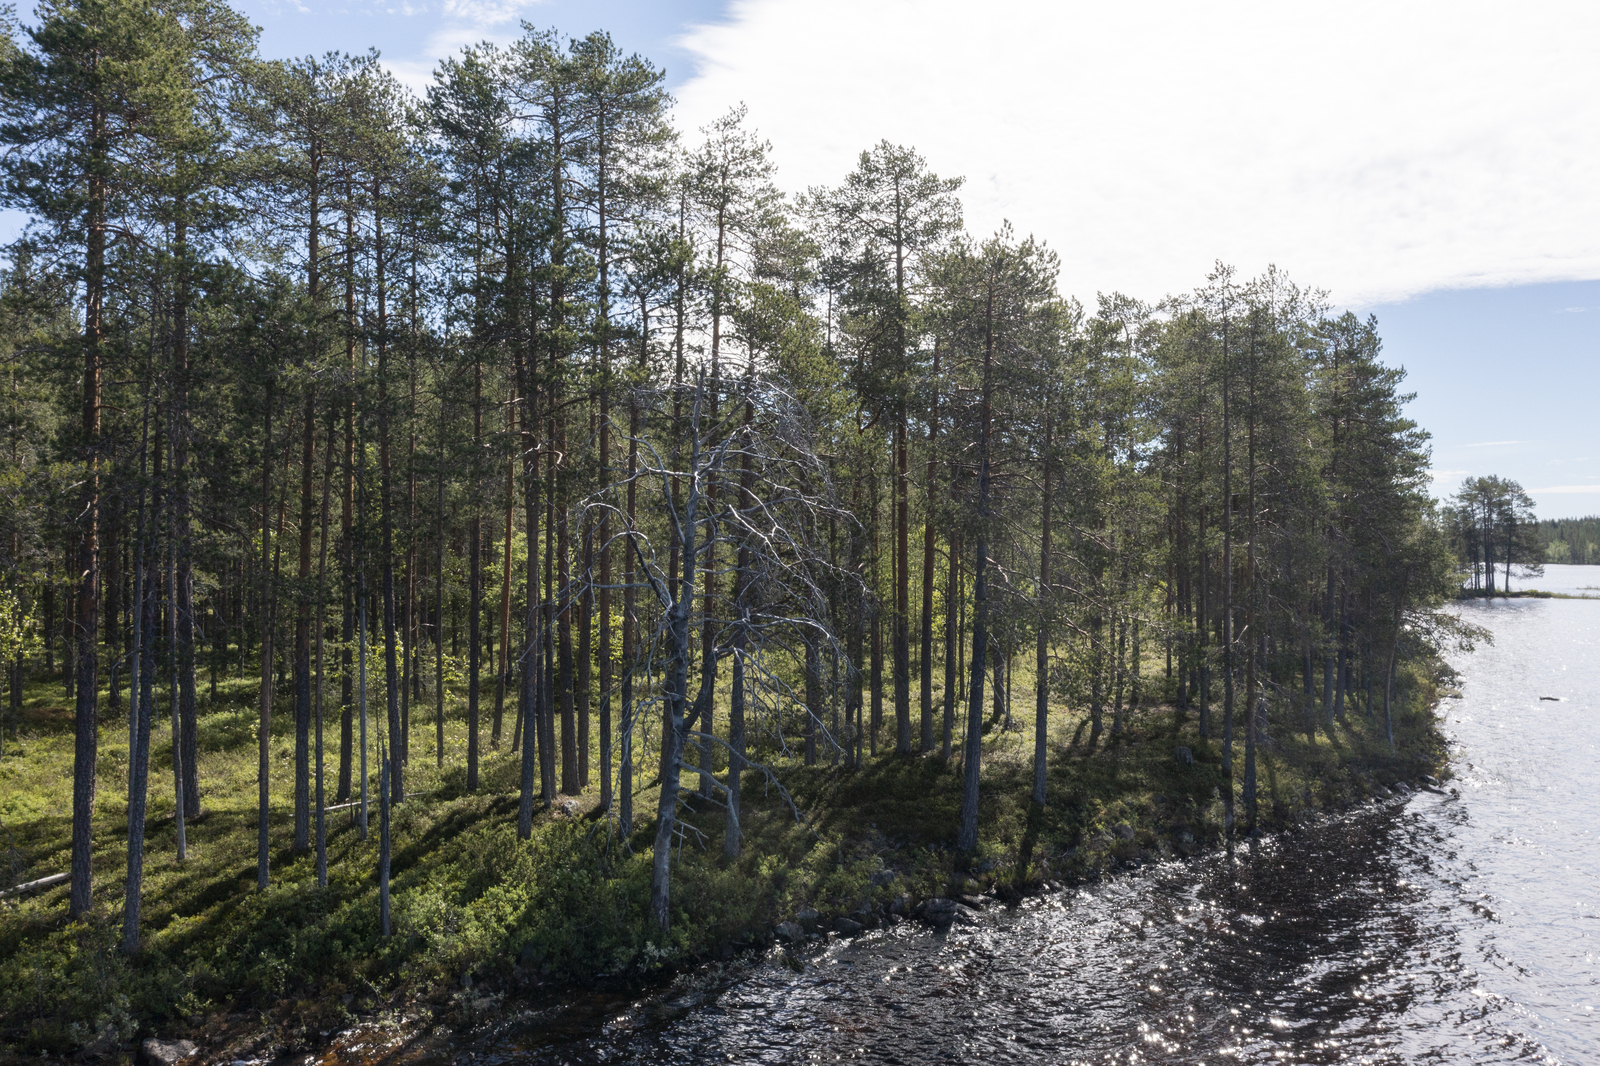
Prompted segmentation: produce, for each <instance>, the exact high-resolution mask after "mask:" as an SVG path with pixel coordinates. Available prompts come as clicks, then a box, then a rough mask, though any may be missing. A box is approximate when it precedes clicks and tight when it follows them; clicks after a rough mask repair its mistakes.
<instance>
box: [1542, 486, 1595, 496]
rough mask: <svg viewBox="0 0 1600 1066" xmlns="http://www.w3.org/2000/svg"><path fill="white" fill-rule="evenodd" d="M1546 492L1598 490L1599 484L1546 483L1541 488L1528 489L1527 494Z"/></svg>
mask: <svg viewBox="0 0 1600 1066" xmlns="http://www.w3.org/2000/svg"><path fill="white" fill-rule="evenodd" d="M1546 492H1560V493H1568V492H1600V485H1547V486H1546V487H1544V488H1542V489H1529V490H1528V495H1530V496H1532V495H1535V494H1538V493H1546Z"/></svg>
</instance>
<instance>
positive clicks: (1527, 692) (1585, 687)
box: [452, 569, 1600, 1064]
mask: <svg viewBox="0 0 1600 1066" xmlns="http://www.w3.org/2000/svg"><path fill="white" fill-rule="evenodd" d="M1594 572H1595V574H1596V576H1597V578H1600V569H1597V570H1595V571H1594ZM1592 583H1594V584H1600V581H1596V582H1592ZM1462 610H1463V611H1464V613H1465V614H1466V616H1467V617H1469V618H1470V619H1471V620H1473V621H1475V622H1478V623H1480V624H1482V625H1484V626H1486V627H1487V628H1489V629H1490V630H1491V631H1493V633H1494V634H1495V637H1496V642H1495V644H1493V645H1492V646H1481V647H1479V648H1478V650H1477V651H1475V652H1473V653H1471V654H1468V655H1462V656H1460V658H1459V662H1458V665H1459V666H1460V668H1461V671H1462V675H1463V678H1464V684H1463V687H1462V698H1461V699H1453V700H1446V701H1445V703H1444V704H1443V708H1442V710H1443V714H1444V717H1445V728H1446V731H1447V733H1448V734H1449V736H1450V738H1451V740H1452V743H1453V746H1454V755H1455V768H1456V774H1457V779H1456V780H1455V781H1454V782H1451V785H1452V786H1453V787H1454V789H1455V790H1456V793H1457V794H1456V795H1440V794H1435V793H1427V792H1424V793H1419V794H1417V795H1415V796H1413V797H1411V798H1410V799H1408V800H1406V801H1404V802H1403V803H1394V802H1391V803H1389V804H1386V805H1382V806H1377V807H1371V808H1366V809H1363V810H1359V811H1356V812H1354V813H1352V814H1349V815H1346V816H1343V817H1340V818H1337V819H1333V820H1330V821H1328V822H1325V823H1323V824H1322V825H1320V826H1317V827H1314V828H1310V829H1305V830H1301V831H1298V832H1295V833H1293V834H1287V835H1284V836H1281V837H1278V838H1276V839H1274V840H1272V841H1269V842H1266V843H1263V844H1258V845H1256V846H1255V847H1254V848H1253V849H1251V848H1247V847H1243V846H1241V847H1240V848H1238V849H1237V850H1236V851H1235V852H1234V853H1233V854H1232V855H1231V856H1229V855H1226V854H1222V855H1216V856H1211V857H1208V858H1205V859H1202V860H1198V861H1193V862H1189V863H1172V864H1168V865H1164V866H1157V867H1147V868H1146V869H1145V870H1143V871H1141V872H1140V873H1138V874H1135V875H1130V876H1126V877H1122V878H1119V879H1118V880H1116V881H1114V882H1112V883H1108V884H1104V885H1101V886H1098V887H1095V888H1093V889H1088V890H1083V891H1074V892H1069V893H1066V894H1060V895H1055V896H1050V897H1045V898H1042V899H1035V900H1030V901H1028V902H1027V903H1026V904H1025V905H1024V906H1022V907H1019V908H1017V909H1015V910H1011V911H1006V910H1003V909H1000V908H994V909H992V910H990V911H989V912H987V913H985V914H983V915H981V916H980V921H979V924H978V925H977V926H975V927H971V928H956V929H953V930H951V931H949V932H948V933H931V932H928V931H927V930H925V929H923V928H921V927H917V926H912V925H902V926H900V927H898V928H897V929H895V930H892V931H889V932H883V933H874V934H871V935H869V936H867V937H864V938H862V939H860V940H856V941H849V942H834V943H831V944H829V945H827V946H826V947H825V948H822V949H820V950H819V951H818V953H815V954H813V955H810V956H808V957H807V964H806V968H805V970H804V972H803V973H794V972H792V971H791V970H789V969H786V968H784V967H783V966H782V965H780V964H779V962H778V960H777V959H776V957H772V958H767V959H763V960H758V961H755V962H752V963H749V964H743V965H740V966H737V967H734V968H733V969H731V970H729V971H728V972H727V973H726V974H725V975H723V976H721V977H719V978H718V979H716V980H714V981H711V980H708V981H706V982H705V984H706V987H704V988H702V989H698V990H690V991H685V990H684V989H683V988H678V989H674V990H673V991H672V992H670V993H668V994H667V995H666V996H664V997H655V998H651V999H648V1000H642V1001H635V1002H629V1001H623V1000H608V999H603V998H599V997H596V998H593V999H588V1000H585V999H581V998H580V999H578V1000H575V1001H572V1002H569V1003H567V1004H564V1005H563V1006H561V1007H559V1008H555V1009H552V1010H549V1011H545V1012H541V1013H539V1014H536V1015H533V1016H530V1017H526V1018H524V1019H523V1020H521V1021H520V1022H518V1023H516V1024H515V1025H514V1026H513V1027H512V1028H511V1029H509V1030H508V1031H504V1032H503V1033H502V1034H501V1035H499V1036H497V1037H494V1038H482V1039H481V1040H480V1041H479V1042H477V1043H476V1044H475V1046H473V1047H472V1048H471V1051H472V1053H473V1054H474V1055H475V1057H476V1058H477V1059H478V1061H491V1062H494V1061H498V1062H506V1063H530V1064H533V1063H538V1064H545V1063H549V1064H554V1063H600V1062H606V1063H612V1062H632V1063H714V1062H739V1063H744V1062H771V1063H801V1062H832V1061H868V1062H884V1063H893V1062H900V1063H938V1062H963V1063H964V1062H970V1063H978V1062H984V1063H991V1062H992V1063H1012V1062H1017V1063H1035V1062H1037V1063H1047V1062H1048V1063H1077V1062H1081V1063H1144V1062H1150V1063H1179V1062H1181V1063H1206V1062H1290V1063H1332V1062H1372V1063H1413V1062H1450V1063H1455V1062H1480V1063H1500V1062H1561V1063H1600V1017H1597V1012H1596V1006H1597V1005H1600V989H1597V986H1596V981H1597V974H1600V968H1597V963H1596V946H1597V941H1596V939H1595V937H1596V933H1597V932H1600V902H1597V898H1596V880H1597V875H1600V853H1597V851H1596V848H1595V844H1596V834H1597V830H1600V804H1597V802H1596V801H1597V799H1600V774H1597V773H1596V767H1595V759H1596V741H1597V739H1600V728H1597V724H1596V716H1595V715H1596V708H1597V706H1600V663H1597V662H1596V657H1595V652H1596V646H1597V642H1600V604H1591V603H1582V602H1576V601H1563V600H1500V601H1496V602H1493V603H1489V604H1484V603H1475V604H1469V605H1465V606H1464V607H1463V608H1462ZM1540 696H1555V697H1559V700H1558V701H1557V700H1546V701H1541V700H1540V699H1539V697H1540ZM467 1051H468V1049H467V1048H457V1049H455V1053H454V1054H453V1056H452V1057H465V1055H466V1053H467Z"/></svg>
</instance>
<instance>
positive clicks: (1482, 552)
mask: <svg viewBox="0 0 1600 1066" xmlns="http://www.w3.org/2000/svg"><path fill="white" fill-rule="evenodd" d="M1451 504H1452V506H1451V507H1450V508H1449V510H1448V512H1447V523H1448V526H1449V533H1450V539H1451V541H1452V546H1453V547H1454V548H1455V550H1456V554H1457V556H1458V557H1459V558H1460V559H1461V560H1462V564H1463V568H1464V569H1465V570H1466V571H1467V574H1468V579H1467V582H1466V584H1467V587H1468V588H1470V589H1471V590H1472V593H1473V594H1474V595H1481V596H1493V595H1494V591H1495V569H1496V567H1503V568H1504V573H1505V577H1504V580H1503V581H1502V582H1501V589H1502V590H1505V591H1509V590H1510V588H1511V567H1512V566H1513V565H1514V564H1515V565H1521V566H1523V567H1525V568H1527V570H1528V572H1529V574H1530V575H1531V576H1534V577H1538V576H1541V575H1542V574H1543V573H1544V562H1545V554H1544V541H1543V540H1542V538H1541V537H1540V536H1539V521H1538V519H1537V518H1536V517H1535V516H1534V513H1533V498H1532V497H1530V496H1529V495H1528V494H1527V492H1526V491H1524V490H1523V488H1522V486H1521V485H1520V484H1518V483H1517V482H1515V481H1513V480H1511V479H1510V478H1503V477H1499V476H1497V475H1494V474H1490V475H1488V476H1487V477H1469V478H1467V479H1466V480H1464V481H1463V482H1462V483H1461V488H1460V489H1459V490H1458V491H1457V492H1456V494H1455V497H1454V498H1453V499H1452V501H1451Z"/></svg>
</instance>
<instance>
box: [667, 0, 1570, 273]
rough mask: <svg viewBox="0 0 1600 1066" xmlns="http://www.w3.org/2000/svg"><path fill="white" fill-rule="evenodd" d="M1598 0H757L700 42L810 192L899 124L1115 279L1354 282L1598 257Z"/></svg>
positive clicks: (974, 201)
mask: <svg viewBox="0 0 1600 1066" xmlns="http://www.w3.org/2000/svg"><path fill="white" fill-rule="evenodd" d="M1597 29H1600V6H1596V5H1593V4H1581V3H1576V2H1563V3H1550V2H1544V3H1539V2H1535V3H1530V4H1519V5H1513V6H1507V5H1503V4H1489V3H1485V2H1481V0H1478V2H1466V3H1463V2H1453V3H1444V2H1428V3H1403V4H1395V3H1393V2H1392V0H1391V2H1380V0H1349V2H1346V3H1343V4H1339V5H1336V6H1328V5H1304V4H1283V3H1280V2H1273V0H1223V2H1220V3H1216V4H1195V3H1190V2H1179V0H1162V2H1145V3H1138V2H1131V3H1125V4H1106V3H1089V2H1086V0H1076V2H1071V3H1064V4H1045V3H1040V2H1038V0H992V2H990V3H988V4H984V5H973V4H971V3H970V2H957V0H805V2H800V0H735V2H734V4H733V5H732V8H731V11H730V15H729V21H728V22H726V23H722V24H718V25H713V26H706V27H699V28H697V29H695V30H694V31H692V32H691V33H690V34H689V35H688V36H687V37H686V38H685V39H684V41H683V44H684V45H685V47H687V48H688V49H689V50H690V51H691V53H692V54H694V55H695V56H697V59H698V72H697V74H696V76H695V77H694V78H692V79H691V80H690V81H689V82H688V83H687V84H686V85H685V87H684V88H683V89H682V90H681V91H680V93H679V98H680V100H681V106H680V108H679V115H680V120H681V121H682V124H683V126H684V127H685V128H686V129H689V130H693V129H694V128H696V127H697V126H699V125H701V124H703V123H705V122H706V121H708V120H709V119H711V118H713V117H715V116H716V115H717V114H719V113H721V112H722V111H724V110H726V109H727V107H728V106H730V105H731V104H733V103H735V102H737V101H740V100H743V101H745V102H747V103H748V104H749V105H750V114H751V119H752V121H753V123H754V124H756V125H757V126H758V127H759V128H760V129H761V131H762V132H763V133H764V134H765V135H767V136H769V137H771V138H772V140H773V142H774V144H775V146H776V149H777V157H778V162H779V164H780V166H781V167H782V170H781V172H780V176H781V178H782V180H783V181H784V183H785V184H786V185H787V186H788V187H790V188H792V189H800V188H804V187H805V186H807V185H811V184H818V183H833V182H837V181H838V180H839V179H840V178H841V177H842V175H843V174H844V173H845V172H846V171H847V170H848V169H849V168H850V166H851V165H852V163H853V160H854V157H855V155H856V153H858V152H859V151H860V150H861V149H862V148H865V147H867V146H869V145H871V144H873V143H875V142H877V141H878V140H879V139H881V138H888V139H889V140H892V141H895V142H898V143H903V144H911V145H915V146H916V147H917V148H918V149H919V150H921V151H922V153H923V154H924V155H925V156H926V157H927V158H928V160H929V162H930V164H931V165H932V166H933V167H934V169H936V170H937V171H939V172H940V173H943V174H961V175H965V177H966V178H967V188H966V190H965V193H964V198H965V201H966V204H967V211H968V224H969V229H971V230H973V231H974V232H978V233H983V232H987V231H989V230H992V229H993V228H994V227H995V226H997V225H998V224H999V222H1000V221H1001V220H1002V219H1003V218H1010V219H1011V220H1012V221H1013V223H1014V224H1015V225H1016V226H1017V228H1018V229H1019V230H1020V231H1021V232H1025V233H1026V232H1034V233H1037V234H1038V235H1039V236H1041V237H1044V238H1045V239H1047V240H1048V241H1050V243H1051V244H1052V245H1054V246H1055V247H1056V248H1057V249H1058V250H1059V251H1060V252H1061V253H1062V263H1063V286H1064V288H1066V289H1067V291H1069V292H1072V293H1074V294H1076V295H1078V296H1079V297H1080V298H1085V299H1086V300H1090V301H1092V299H1093V295H1094V293H1095V291H1096V290H1097V289H1098V290H1106V291H1109V290H1111V289H1121V290H1124V291H1128V292H1132V293H1135V294H1137V295H1140V296H1145V297H1156V296H1160V295H1161V294H1163V293H1165V292H1169V291H1180V290H1185V289H1189V288H1192V287H1193V286H1195V285H1196V284H1198V283H1200V282H1201V281H1202V279H1203V277H1204V274H1205V272H1206V270H1207V269H1208V268H1209V266H1210V265H1211V263H1212V261H1213V260H1214V259H1217V258H1222V259H1225V260H1228V261H1230V262H1233V263H1235V264H1236V265H1237V266H1239V267H1240V268H1241V270H1243V271H1245V272H1246V273H1253V272H1255V271H1258V270H1260V269H1262V268H1264V267H1265V266H1266V265H1267V264H1268V263H1271V262H1275V263H1277V264H1278V265H1280V266H1282V267H1284V268H1286V269H1288V270H1289V271H1290V272H1291V274H1292V275H1293V276H1294V277H1296V278H1298V279H1300V280H1301V281H1302V282H1308V283H1312V284H1316V285H1319V286H1324V287H1328V288H1330V289H1331V290H1332V294H1333V297H1334V298H1335V299H1336V300H1337V301H1339V302H1341V303H1349V304H1356V305H1362V304H1370V303H1375V302H1381V301H1388V300H1394V299H1399V298H1404V297H1406V296H1410V295H1413V294H1416V293H1420V292H1424V291H1427V290H1431V289H1437V288H1441V287H1453V286H1456V287H1458V286H1482V285H1504V284H1517V283H1525V282H1534V281H1550V280H1560V279H1573V278H1593V277H1600V197H1596V196H1594V195H1593V173H1594V170H1595V168H1596V165H1597V164H1600V63H1596V62H1595V61H1594V55H1593V41H1594V39H1595V36H1596V30H1597Z"/></svg>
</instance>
